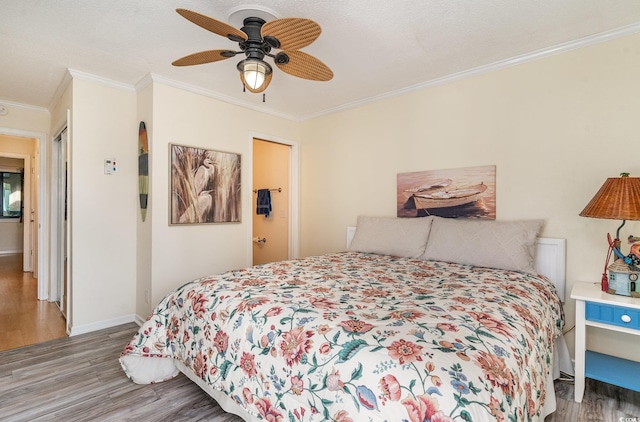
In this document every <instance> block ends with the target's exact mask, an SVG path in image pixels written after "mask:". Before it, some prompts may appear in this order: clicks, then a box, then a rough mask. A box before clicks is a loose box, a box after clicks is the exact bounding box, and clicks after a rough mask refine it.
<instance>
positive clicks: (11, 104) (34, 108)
mask: <svg viewBox="0 0 640 422" xmlns="http://www.w3.org/2000/svg"><path fill="white" fill-rule="evenodd" d="M0 104H1V105H3V106H6V107H7V108H8V109H9V113H10V112H11V107H16V108H23V109H25V110H31V111H37V112H40V113H49V109H47V108H46V107H39V106H33V105H29V104H22V103H16V102H13V101H5V100H3V99H1V98H0ZM0 117H2V116H0Z"/></svg>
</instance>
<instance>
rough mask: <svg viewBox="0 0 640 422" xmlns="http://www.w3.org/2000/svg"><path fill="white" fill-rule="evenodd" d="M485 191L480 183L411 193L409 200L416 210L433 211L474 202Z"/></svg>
mask: <svg viewBox="0 0 640 422" xmlns="http://www.w3.org/2000/svg"><path fill="white" fill-rule="evenodd" d="M486 190H487V185H485V184H484V183H483V182H480V184H478V185H473V186H465V187H460V188H454V189H448V188H447V187H442V188H439V189H434V190H431V191H427V192H420V191H418V192H416V193H413V194H412V195H411V197H410V199H413V203H414V206H415V208H416V209H419V210H420V209H433V208H445V207H458V206H460V205H466V204H470V203H472V202H476V201H477V200H479V199H480V198H482V195H483V194H484V193H485V191H486Z"/></svg>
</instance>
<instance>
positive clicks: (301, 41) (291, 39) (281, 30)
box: [262, 18, 322, 50]
mask: <svg viewBox="0 0 640 422" xmlns="http://www.w3.org/2000/svg"><path fill="white" fill-rule="evenodd" d="M321 32H322V29H321V28H320V25H318V24H317V23H315V22H314V21H312V20H311V19H304V18H282V19H275V20H272V21H270V22H267V23H265V24H264V25H262V36H263V37H265V36H271V37H275V38H277V39H278V41H279V42H280V46H279V47H278V48H280V49H282V50H299V49H301V48H303V47H306V46H308V45H309V44H311V43H312V42H314V41H315V40H316V39H317V38H318V37H319V36H320V33H321Z"/></svg>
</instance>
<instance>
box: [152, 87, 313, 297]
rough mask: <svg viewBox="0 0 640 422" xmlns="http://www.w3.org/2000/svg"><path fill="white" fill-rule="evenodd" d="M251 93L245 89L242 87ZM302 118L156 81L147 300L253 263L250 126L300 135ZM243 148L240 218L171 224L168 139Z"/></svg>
mask: <svg viewBox="0 0 640 422" xmlns="http://www.w3.org/2000/svg"><path fill="white" fill-rule="evenodd" d="M247 95H250V94H247ZM299 128H300V123H297V122H292V121H289V120H285V119H282V118H279V117H274V116H271V115H268V114H264V113H260V112H257V111H253V110H249V109H246V108H242V107H239V106H234V105H230V104H227V103H224V102H221V101H219V100H216V99H213V98H209V97H205V96H203V95H198V94H194V93H191V92H187V91H184V90H180V89H176V88H174V87H170V86H167V85H164V84H162V83H157V82H156V83H154V85H153V127H152V130H151V134H152V135H151V136H150V147H149V149H150V150H151V188H150V192H151V201H152V204H153V217H152V221H151V224H152V237H153V242H152V245H153V246H152V247H153V251H152V268H151V279H152V292H151V296H152V302H153V303H154V304H155V303H157V302H159V301H160V300H161V299H162V297H164V296H165V295H166V294H167V293H168V292H169V291H171V290H172V289H174V288H175V287H178V286H180V285H181V284H183V283H185V282H187V281H189V280H191V279H194V278H197V277H201V276H204V275H208V274H213V273H217V272H221V271H225V270H229V269H234V268H242V267H246V266H249V265H251V262H250V258H249V257H250V254H251V216H252V212H253V208H254V207H253V193H252V192H251V150H252V139H253V136H252V134H255V133H261V134H264V135H265V136H264V137H265V138H266V139H271V137H273V138H283V139H289V140H292V141H297V140H299V139H300V130H299ZM170 143H174V144H180V145H187V146H194V147H203V148H210V149H215V150H218V151H227V152H233V153H238V154H241V155H242V182H241V183H242V221H241V222H240V223H224V224H200V225H182V226H180V225H176V226H169V189H168V187H169V144H170Z"/></svg>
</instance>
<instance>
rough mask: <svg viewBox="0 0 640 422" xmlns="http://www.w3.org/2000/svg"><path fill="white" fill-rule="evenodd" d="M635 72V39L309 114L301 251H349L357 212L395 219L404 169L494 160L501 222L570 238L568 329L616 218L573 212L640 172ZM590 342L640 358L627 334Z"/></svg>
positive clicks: (638, 48)
mask: <svg viewBox="0 0 640 422" xmlns="http://www.w3.org/2000/svg"><path fill="white" fill-rule="evenodd" d="M639 74H640V35H634V36H629V37H626V38H622V39H618V40H614V41H609V42H606V43H602V44H598V45H593V46H590V47H587V48H582V49H579V50H575V51H571V52H568V53H564V54H560V55H556V56H551V57H548V58H545V59H540V60H536V61H532V62H529V63H526V64H521V65H518V66H514V67H510V68H506V69H503V70H499V71H494V72H491V73H487V74H483V75H480V76H475V77H470V78H467V79H463V80H459V81H456V82H452V83H449V84H446V85H443V86H437V87H432V88H428V89H424V90H421V91H417V92H413V93H410V94H407V95H404V96H402V97H396V98H392V99H388V100H385V101H380V102H377V103H375V104H370V105H366V106H363V107H360V108H357V109H353V110H349V111H345V112H342V113H338V114H334V115H329V116H325V117H321V118H317V119H314V120H311V121H308V122H305V123H304V124H303V136H302V139H303V142H302V144H301V165H300V166H301V204H302V205H301V243H300V245H301V254H302V255H312V254H319V253H325V252H329V251H337V250H341V249H344V233H345V228H346V226H348V225H355V223H356V218H357V216H358V215H359V214H367V215H386V216H394V215H395V213H396V209H395V198H396V175H397V173H402V172H412V171H422V170H430V169H446V168H457V167H467V166H479V165H493V164H495V165H496V166H497V183H496V185H497V218H498V219H505V220H506V219H522V218H543V219H545V221H546V225H545V227H544V231H543V233H542V234H543V235H544V236H547V237H560V238H566V239H567V265H568V268H567V284H568V288H567V298H565V299H566V308H565V312H566V321H567V325H566V328H565V330H569V329H570V328H571V327H572V326H573V323H574V301H572V300H570V299H568V296H569V292H570V291H571V286H572V284H573V282H574V281H575V280H586V281H589V280H590V281H599V279H600V275H601V273H602V268H603V266H604V260H605V255H606V252H607V244H606V240H605V235H606V233H607V232H613V231H615V229H616V228H617V226H618V225H619V222H618V221H608V220H596V219H587V218H582V217H579V216H578V213H579V212H580V211H581V210H582V208H583V207H584V206H585V205H586V204H587V202H589V200H590V199H591V197H592V196H593V195H594V194H595V192H596V191H597V190H598V189H599V188H600V186H601V185H602V183H603V182H604V180H605V179H606V178H607V177H615V176H618V175H619V173H620V172H622V171H628V172H631V175H632V176H633V175H635V176H640V161H639V160H638V158H637V153H636V152H637V151H638V145H639V144H638V136H639V134H640V123H639V122H640V119H639V118H638V113H639V112H640V78H638V75H639ZM638 233H640V223H635V222H629V223H627V226H625V229H624V231H623V234H624V236H627V235H629V234H634V235H637V234H638ZM588 338H589V344H588V346H589V348H592V349H594V350H601V351H607V352H610V353H612V354H617V355H623V356H626V357H628V358H634V359H637V356H635V355H636V354H635V352H634V350H635V348H634V347H630V345H631V344H633V343H631V341H633V340H632V339H631V340H629V339H628V338H626V337H624V336H622V335H613V334H606V335H604V334H602V333H596V332H595V331H593V332H589V334H588ZM568 340H569V342H570V344H571V345H572V344H573V343H572V342H573V333H572V332H571V334H569V335H568Z"/></svg>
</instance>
